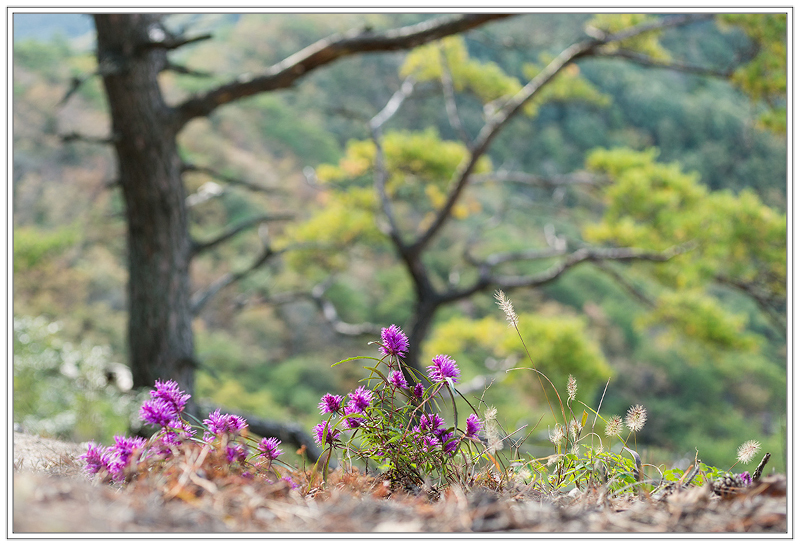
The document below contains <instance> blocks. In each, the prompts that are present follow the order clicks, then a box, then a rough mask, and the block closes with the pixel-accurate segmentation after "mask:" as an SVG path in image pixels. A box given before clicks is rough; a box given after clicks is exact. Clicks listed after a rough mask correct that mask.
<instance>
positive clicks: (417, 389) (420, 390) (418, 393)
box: [414, 383, 425, 398]
mask: <svg viewBox="0 0 800 546" xmlns="http://www.w3.org/2000/svg"><path fill="white" fill-rule="evenodd" d="M424 394H425V387H423V386H422V383H417V384H416V385H414V396H415V397H416V398H422V397H423V395H424Z"/></svg>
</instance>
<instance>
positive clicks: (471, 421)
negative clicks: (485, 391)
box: [464, 413, 481, 440]
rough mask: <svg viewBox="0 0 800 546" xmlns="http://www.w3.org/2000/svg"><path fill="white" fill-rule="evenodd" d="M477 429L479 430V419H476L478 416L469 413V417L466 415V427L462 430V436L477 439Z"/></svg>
mask: <svg viewBox="0 0 800 546" xmlns="http://www.w3.org/2000/svg"><path fill="white" fill-rule="evenodd" d="M479 430H481V421H480V419H478V416H477V415H475V414H474V413H470V415H469V417H467V428H466V430H465V431H464V436H466V437H467V438H471V439H473V440H477V439H478V436H477V434H478V431H479Z"/></svg>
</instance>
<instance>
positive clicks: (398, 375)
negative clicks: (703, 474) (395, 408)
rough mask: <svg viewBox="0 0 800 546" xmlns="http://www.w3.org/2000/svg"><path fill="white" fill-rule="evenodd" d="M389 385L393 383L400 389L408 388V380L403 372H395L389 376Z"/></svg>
mask: <svg viewBox="0 0 800 546" xmlns="http://www.w3.org/2000/svg"><path fill="white" fill-rule="evenodd" d="M389 383H391V384H392V385H394V386H395V387H397V388H398V389H407V388H408V383H407V382H406V378H405V376H404V375H403V372H401V371H400V370H394V371H393V372H392V373H390V374H389Z"/></svg>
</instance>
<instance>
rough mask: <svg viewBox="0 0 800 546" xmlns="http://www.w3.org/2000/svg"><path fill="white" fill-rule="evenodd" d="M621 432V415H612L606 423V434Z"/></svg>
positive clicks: (615, 434)
mask: <svg viewBox="0 0 800 546" xmlns="http://www.w3.org/2000/svg"><path fill="white" fill-rule="evenodd" d="M621 432H622V417H620V416H619V415H615V416H613V417H612V418H611V419H609V420H608V422H607V423H606V436H617V435H619V433H621Z"/></svg>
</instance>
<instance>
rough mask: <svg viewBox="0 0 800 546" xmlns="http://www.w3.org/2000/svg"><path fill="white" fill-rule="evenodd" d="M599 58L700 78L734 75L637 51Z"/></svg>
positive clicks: (614, 52) (727, 71)
mask: <svg viewBox="0 0 800 546" xmlns="http://www.w3.org/2000/svg"><path fill="white" fill-rule="evenodd" d="M597 56H598V57H606V58H613V57H617V58H620V59H625V60H628V61H631V62H633V63H636V64H638V65H641V66H644V67H647V68H665V69H669V70H676V71H678V72H685V73H687V74H697V75H699V76H710V77H715V78H724V79H727V78H730V77H731V76H732V75H733V70H715V69H713V68H707V67H703V66H695V65H690V64H686V63H681V62H678V61H661V60H658V59H654V58H652V57H650V56H648V55H643V54H641V53H637V52H635V51H627V50H624V49H619V50H616V51H601V52H599V53H598V55H597Z"/></svg>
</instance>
